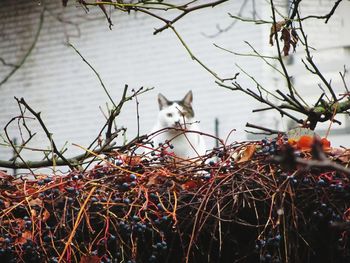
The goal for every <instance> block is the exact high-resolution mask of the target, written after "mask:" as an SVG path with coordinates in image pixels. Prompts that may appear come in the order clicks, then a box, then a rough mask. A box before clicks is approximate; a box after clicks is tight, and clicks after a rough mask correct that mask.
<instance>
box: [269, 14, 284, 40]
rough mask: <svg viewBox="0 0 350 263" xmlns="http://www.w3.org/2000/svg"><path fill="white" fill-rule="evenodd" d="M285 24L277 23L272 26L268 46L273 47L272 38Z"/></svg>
mask: <svg viewBox="0 0 350 263" xmlns="http://www.w3.org/2000/svg"><path fill="white" fill-rule="evenodd" d="M285 24H286V21H285V20H283V21H279V22H277V23H275V24H272V26H271V30H270V45H271V46H273V36H274V35H275V34H277V33H278V32H279V31H281V29H282V27H283V26H284V25H285Z"/></svg>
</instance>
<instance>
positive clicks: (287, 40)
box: [281, 28, 291, 56]
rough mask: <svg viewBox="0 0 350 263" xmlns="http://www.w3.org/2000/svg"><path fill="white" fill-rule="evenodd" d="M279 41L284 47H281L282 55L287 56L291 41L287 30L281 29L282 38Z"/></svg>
mask: <svg viewBox="0 0 350 263" xmlns="http://www.w3.org/2000/svg"><path fill="white" fill-rule="evenodd" d="M281 40H283V42H284V45H283V54H284V55H285V56H288V54H289V49H290V44H291V39H290V33H289V31H288V29H287V28H283V29H282V36H281Z"/></svg>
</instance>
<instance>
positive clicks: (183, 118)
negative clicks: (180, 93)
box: [158, 90, 194, 128]
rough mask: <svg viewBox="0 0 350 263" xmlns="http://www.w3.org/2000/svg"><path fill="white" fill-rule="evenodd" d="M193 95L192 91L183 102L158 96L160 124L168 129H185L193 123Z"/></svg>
mask: <svg viewBox="0 0 350 263" xmlns="http://www.w3.org/2000/svg"><path fill="white" fill-rule="evenodd" d="M192 100H193V94H192V91H191V90H190V91H189V92H187V94H186V95H185V97H184V98H183V99H182V100H176V101H170V100H168V99H167V98H166V97H165V96H164V95H162V94H160V93H159V94H158V104H159V109H160V111H159V115H158V121H159V124H160V125H161V126H162V127H164V128H166V127H175V128H185V127H186V126H187V125H191V123H192V122H193V120H192V118H193V117H194V112H193V108H192Z"/></svg>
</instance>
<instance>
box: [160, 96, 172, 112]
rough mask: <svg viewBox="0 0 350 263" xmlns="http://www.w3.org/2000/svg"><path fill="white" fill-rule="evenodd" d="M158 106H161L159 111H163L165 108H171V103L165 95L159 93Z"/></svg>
mask: <svg viewBox="0 0 350 263" xmlns="http://www.w3.org/2000/svg"><path fill="white" fill-rule="evenodd" d="M158 104H159V109H160V110H162V109H163V108H164V107H167V106H169V105H170V102H169V101H168V99H167V98H166V97H165V96H164V95H163V94H161V93H159V94H158Z"/></svg>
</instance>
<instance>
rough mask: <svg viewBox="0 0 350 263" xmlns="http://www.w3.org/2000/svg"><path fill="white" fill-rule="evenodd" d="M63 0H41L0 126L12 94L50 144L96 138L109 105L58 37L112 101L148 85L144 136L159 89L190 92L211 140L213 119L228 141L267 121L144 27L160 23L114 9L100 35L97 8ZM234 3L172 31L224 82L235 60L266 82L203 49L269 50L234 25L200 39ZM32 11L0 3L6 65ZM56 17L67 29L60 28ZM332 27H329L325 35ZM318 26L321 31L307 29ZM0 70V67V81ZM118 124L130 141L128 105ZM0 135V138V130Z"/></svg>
mask: <svg viewBox="0 0 350 263" xmlns="http://www.w3.org/2000/svg"><path fill="white" fill-rule="evenodd" d="M70 2H71V3H70V6H69V7H68V8H63V7H62V6H61V5H60V4H61V2H60V1H50V3H48V4H47V9H48V11H45V21H44V25H43V28H42V32H41V35H40V38H39V41H38V43H37V45H36V47H35V49H34V50H33V52H32V54H31V55H30V57H29V58H28V59H27V61H26V63H25V64H24V65H23V67H21V68H20V69H19V70H18V72H16V74H15V75H14V76H13V77H12V78H11V79H10V80H9V81H8V82H7V83H5V84H4V85H3V86H1V87H0V94H1V95H0V127H1V128H2V127H4V126H5V124H6V123H7V122H8V120H9V119H10V118H11V117H13V116H15V115H16V114H18V110H17V104H16V102H15V101H14V100H13V96H17V97H24V98H25V99H26V100H27V102H28V103H29V104H30V105H31V106H32V107H33V108H34V109H36V110H37V111H41V112H42V118H43V119H44V121H45V123H46V124H47V127H48V128H49V130H50V131H51V132H52V133H53V134H54V139H55V141H56V142H57V144H58V146H59V147H62V146H63V145H64V143H65V142H66V141H68V145H69V146H70V144H71V143H77V144H81V145H84V146H86V145H88V144H89V143H90V142H91V141H92V140H93V139H94V138H95V136H96V134H97V133H98V131H99V129H100V128H101V126H102V124H103V123H104V118H103V116H102V114H101V112H100V110H99V106H102V107H103V108H104V109H105V103H106V102H107V101H108V98H107V96H106V94H105V93H104V92H103V90H102V87H101V86H100V84H99V81H98V79H97V78H96V76H95V75H94V73H93V72H92V71H91V70H90V69H89V67H88V66H87V65H86V64H85V63H84V62H83V61H82V60H81V59H80V57H79V56H78V55H77V54H76V53H75V52H74V50H73V49H72V48H70V47H68V46H67V45H65V43H66V41H67V39H69V41H70V42H71V43H72V44H74V45H75V46H76V48H77V49H78V50H79V51H80V52H81V53H82V54H83V55H84V57H85V58H86V59H87V60H88V61H89V62H90V63H91V64H92V65H93V66H94V68H95V69H96V70H97V71H98V72H99V74H100V76H101V77H102V79H103V81H104V83H105V84H106V87H107V88H108V90H109V91H110V93H111V95H112V97H113V98H115V100H116V101H118V99H119V97H120V95H121V91H122V89H123V87H124V84H126V83H127V84H129V87H130V88H135V89H137V88H139V87H140V86H144V87H155V89H154V90H153V91H151V92H149V93H147V94H145V95H142V96H140V97H139V102H140V115H141V116H140V117H141V118H140V125H141V127H140V128H141V132H142V133H146V132H148V131H149V130H150V129H151V127H152V126H153V123H154V118H155V116H156V114H157V110H158V109H157V108H158V107H157V102H156V95H157V93H158V92H161V93H163V94H164V95H166V96H168V97H169V98H171V99H176V98H181V97H182V96H183V95H184V94H185V93H186V92H187V91H188V90H189V89H192V90H193V92H194V104H195V110H196V114H197V117H198V119H200V120H201V127H202V129H203V130H204V131H206V132H209V133H214V119H215V118H216V117H217V118H219V120H220V135H221V136H222V137H225V136H226V135H227V134H228V132H229V131H230V130H231V129H237V131H236V132H235V133H233V135H232V137H231V140H243V139H245V138H246V134H245V133H244V129H245V127H244V126H245V123H246V122H247V121H249V122H254V121H258V123H259V121H260V124H264V125H265V126H270V124H271V123H272V121H271V120H272V118H265V119H263V121H261V119H262V118H261V117H256V116H255V115H253V114H252V113H251V109H252V108H254V107H255V106H256V102H255V101H253V100H252V99H251V98H248V97H247V96H244V95H243V94H240V93H234V92H231V91H228V90H224V89H222V88H219V87H217V85H216V84H215V83H214V78H213V77H212V76H211V75H210V74H208V72H206V71H205V70H204V69H203V68H202V67H201V66H199V65H198V64H197V63H196V62H194V61H192V60H191V59H190V58H189V56H188V54H187V52H186V50H185V49H184V48H183V46H182V45H181V43H180V42H179V40H178V39H177V38H176V36H175V35H174V33H173V32H172V31H170V30H165V31H163V32H162V33H160V34H158V35H156V36H154V35H153V28H157V27H160V26H162V25H163V24H162V23H161V22H160V21H157V20H155V19H154V18H152V17H148V16H145V15H142V14H136V15H135V14H131V15H130V16H127V15H126V14H121V13H118V12H115V13H114V14H113V16H112V18H113V22H114V27H113V30H109V29H108V26H107V22H106V21H105V19H104V17H103V14H102V13H101V12H100V11H99V10H98V9H96V10H95V9H94V8H91V10H90V13H89V14H87V15H85V13H84V11H83V10H82V9H81V8H79V7H78V8H75V7H74V3H73V2H74V1H70ZM314 2H322V3H324V2H328V1H314ZM242 3H243V1H229V2H227V3H225V4H223V5H221V6H218V7H215V8H213V9H212V8H209V9H206V10H201V11H198V12H196V13H195V12H194V13H191V14H189V15H188V16H186V17H185V18H183V19H182V20H181V21H179V22H178V23H176V24H175V26H176V28H177V30H178V31H179V32H180V34H181V36H182V37H183V39H184V40H185V41H186V43H187V44H188V46H189V47H190V48H191V50H192V51H193V52H194V54H195V55H196V56H198V58H200V59H201V60H202V61H203V62H204V63H205V64H206V65H207V66H209V67H210V68H212V69H213V70H214V71H215V72H217V73H218V74H219V75H220V76H222V77H231V76H233V75H234V73H235V72H237V68H236V67H235V65H234V64H235V63H238V64H239V65H240V66H241V67H243V68H244V69H246V70H248V71H249V73H250V74H251V75H253V76H254V77H255V78H256V79H258V80H261V81H263V82H267V83H271V81H269V80H270V79H272V78H273V77H274V74H275V73H273V72H271V71H269V70H267V69H266V67H265V66H264V65H263V63H261V62H259V61H258V60H257V59H254V58H246V57H236V56H232V55H230V54H228V53H225V52H223V51H222V50H219V49H217V48H215V47H214V46H213V45H212V44H213V43H217V44H219V45H222V46H223V47H225V48H228V49H230V50H233V51H236V52H241V53H243V52H249V51H250V49H249V47H248V46H247V45H245V44H244V43H243V41H244V40H247V41H249V42H250V43H251V44H252V45H254V46H255V47H256V48H257V49H258V50H262V51H264V52H270V51H271V48H270V47H269V46H268V45H267V44H268V30H269V26H268V25H263V26H256V25H253V24H245V23H236V24H235V26H234V27H233V28H232V29H231V30H229V31H228V32H226V33H223V34H220V35H219V36H217V37H216V38H208V37H206V36H204V35H203V33H204V34H207V35H210V34H213V33H216V32H217V29H216V25H220V26H221V27H222V28H224V27H225V26H227V25H229V24H230V23H231V22H232V21H233V20H232V19H231V18H229V17H228V15H227V12H231V13H233V14H235V13H237V11H238V10H239V8H240V7H241V4H242ZM256 5H257V10H256V11H257V12H258V13H262V14H264V15H266V16H267V18H269V11H268V10H266V7H264V6H262V5H261V4H260V3H256ZM311 7H312V6H311ZM311 7H310V8H311ZM344 8H345V9H346V10H348V11H350V6H349V4H348V3H347V2H346V3H344V5H343V9H342V11H341V12H340V14H342V15H343V16H344V18H339V19H337V20H336V22H334V23H335V24H332V21H333V20H331V21H330V22H329V25H328V27H327V28H328V29H324V30H329V32H331V33H334V36H333V37H332V39H331V40H330V41H329V42H327V43H328V44H325V46H322V48H327V47H329V45H330V44H332V46H331V47H333V46H334V45H333V44H334V43H335V39H337V37H338V36H340V35H342V36H343V35H344V33H343V32H344V30H345V29H344V28H345V27H346V28H349V22H348V21H349V19H348V18H347V17H345V15H346V12H345V11H344ZM40 10H41V6H39V5H38V4H37V2H36V1H25V0H21V1H20V0H17V1H13V0H3V1H1V3H0V21H1V23H0V25H1V26H0V40H1V41H0V56H1V57H2V58H4V59H5V60H6V61H7V62H10V63H17V62H18V61H19V59H21V57H22V56H23V54H24V53H25V52H26V50H27V49H28V47H29V45H30V43H31V41H32V39H33V36H34V33H35V32H36V30H37V26H38V22H39V16H40ZM325 10H328V9H327V8H325ZM251 11H252V3H250V2H249V1H248V4H247V5H246V7H245V11H244V14H243V15H244V16H251ZM61 20H64V21H68V22H69V23H62V22H61ZM329 27H330V28H331V29H329ZM334 27H337V30H333V28H334ZM318 28H320V27H317V28H316V29H312V30H318ZM310 30H311V29H310ZM310 35H311V32H310ZM316 35H317V34H316ZM317 37H318V36H317ZM315 41H316V40H315ZM316 42H317V41H316ZM318 42H321V40H320V41H318ZM345 43H349V42H348V39H347V38H346V37H344V36H343V37H342V38H341V41H340V42H339V44H338V46H342V45H344V44H345ZM347 56H348V57H349V54H347ZM341 67H342V65H338V64H337V65H334V68H332V70H334V69H335V68H337V69H339V68H341ZM9 70H10V69H9V68H8V67H5V66H3V65H0V78H1V79H2V78H3V77H4V76H5V75H6V74H7V73H8V72H9ZM240 79H241V80H240V83H241V84H242V85H243V86H246V87H254V86H255V85H254V84H252V82H251V81H249V80H248V79H247V78H246V77H244V76H242V75H241V76H240ZM259 119H260V120H259ZM117 122H118V125H120V126H126V127H128V133H127V136H128V138H129V139H131V138H133V137H134V136H135V134H136V130H137V125H136V107H135V102H134V101H132V102H129V103H128V104H127V105H126V107H125V108H124V110H123V112H122V114H121V115H120V116H119V117H118V119H117ZM261 122H263V123H261ZM31 124H32V127H33V130H40V129H39V127H38V125H37V123H35V122H31ZM0 133H1V134H3V130H1V131H0ZM10 134H11V137H15V136H18V134H16V127H14V125H13V127H12V128H11V129H10ZM208 144H209V145H211V144H212V142H210V141H208ZM48 145H49V142H48V141H47V139H46V137H45V135H43V134H42V133H39V135H37V136H36V139H35V140H33V142H32V144H31V146H33V147H40V148H43V147H48ZM77 152H80V150H78V149H76V148H75V147H73V146H70V147H69V151H68V156H71V155H74V154H76V153H77ZM10 156H11V150H9V149H7V148H6V147H4V146H0V158H2V159H3V158H9V157H10ZM25 157H26V158H31V159H32V158H39V157H41V156H38V155H35V154H33V153H31V154H30V155H29V154H27V155H25Z"/></svg>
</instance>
